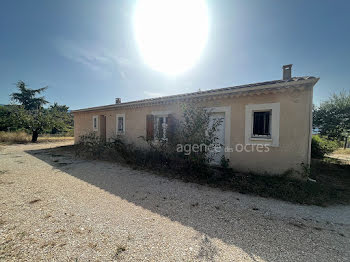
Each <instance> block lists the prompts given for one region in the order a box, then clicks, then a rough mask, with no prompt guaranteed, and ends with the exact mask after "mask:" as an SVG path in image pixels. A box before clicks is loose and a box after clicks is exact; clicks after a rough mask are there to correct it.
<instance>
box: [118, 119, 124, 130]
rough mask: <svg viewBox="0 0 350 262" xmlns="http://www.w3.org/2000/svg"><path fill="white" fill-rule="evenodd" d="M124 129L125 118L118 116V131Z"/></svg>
mask: <svg viewBox="0 0 350 262" xmlns="http://www.w3.org/2000/svg"><path fill="white" fill-rule="evenodd" d="M123 131H124V118H123V117H118V132H123Z"/></svg>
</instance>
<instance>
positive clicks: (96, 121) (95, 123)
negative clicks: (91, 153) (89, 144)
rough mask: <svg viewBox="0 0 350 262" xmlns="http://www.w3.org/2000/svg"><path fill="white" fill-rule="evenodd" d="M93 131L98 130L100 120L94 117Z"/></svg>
mask: <svg viewBox="0 0 350 262" xmlns="http://www.w3.org/2000/svg"><path fill="white" fill-rule="evenodd" d="M92 129H93V130H94V131H97V130H98V118H97V116H93V117H92Z"/></svg>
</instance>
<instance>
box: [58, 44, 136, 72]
mask: <svg viewBox="0 0 350 262" xmlns="http://www.w3.org/2000/svg"><path fill="white" fill-rule="evenodd" d="M54 45H55V47H56V49H57V50H58V52H59V53H60V54H61V55H62V56H63V57H65V58H67V59H69V60H71V61H74V62H76V63H79V64H82V65H84V66H87V67H88V68H90V69H91V70H93V71H98V72H100V73H101V72H103V73H105V74H108V73H112V72H113V71H115V70H114V69H113V67H115V66H117V67H130V66H132V64H133V63H132V61H131V60H130V59H128V58H126V57H123V56H118V55H116V52H115V51H113V50H106V49H101V48H98V47H96V46H94V47H92V46H87V45H84V44H82V43H77V42H74V41H72V40H66V39H58V40H56V41H55V44H54ZM120 75H121V77H123V78H125V77H126V74H125V72H124V71H120Z"/></svg>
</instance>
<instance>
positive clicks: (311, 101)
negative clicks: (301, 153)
mask: <svg viewBox="0 0 350 262" xmlns="http://www.w3.org/2000/svg"><path fill="white" fill-rule="evenodd" d="M310 93H311V94H310V105H309V141H308V150H307V165H308V166H309V167H310V165H311V141H312V103H313V96H314V86H312V87H311V91H310Z"/></svg>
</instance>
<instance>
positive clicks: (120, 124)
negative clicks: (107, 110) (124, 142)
mask: <svg viewBox="0 0 350 262" xmlns="http://www.w3.org/2000/svg"><path fill="white" fill-rule="evenodd" d="M116 120H117V127H116V128H117V133H118V134H123V133H125V114H117V116H116Z"/></svg>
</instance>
